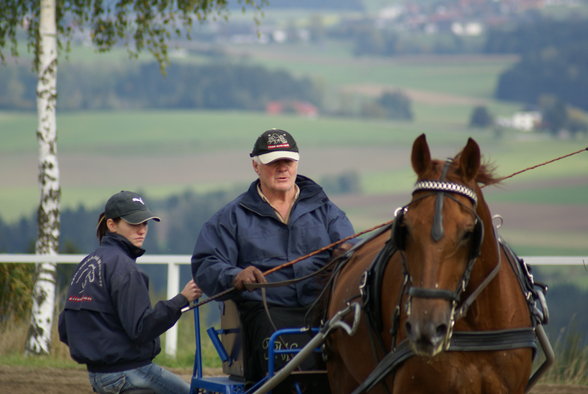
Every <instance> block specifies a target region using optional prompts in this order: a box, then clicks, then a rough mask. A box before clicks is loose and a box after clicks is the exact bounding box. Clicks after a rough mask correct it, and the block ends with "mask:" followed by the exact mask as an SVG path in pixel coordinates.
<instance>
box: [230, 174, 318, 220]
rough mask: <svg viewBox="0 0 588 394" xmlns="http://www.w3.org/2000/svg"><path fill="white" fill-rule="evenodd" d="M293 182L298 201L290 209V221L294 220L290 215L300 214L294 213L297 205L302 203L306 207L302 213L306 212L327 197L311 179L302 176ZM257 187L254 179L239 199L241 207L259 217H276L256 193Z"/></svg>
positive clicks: (272, 210)
mask: <svg viewBox="0 0 588 394" xmlns="http://www.w3.org/2000/svg"><path fill="white" fill-rule="evenodd" d="M295 182H296V185H298V187H299V188H300V195H299V197H298V200H297V201H296V202H295V203H294V207H292V214H291V216H290V220H293V219H295V217H294V216H292V215H295V216H298V215H299V214H301V213H302V212H298V213H295V212H294V211H295V209H296V206H298V205H299V203H301V202H303V203H304V206H305V207H306V208H305V210H304V211H305V212H306V211H307V210H312V209H315V208H316V207H317V206H319V205H321V204H323V203H324V202H325V201H327V195H326V194H325V192H324V191H323V188H322V187H321V186H320V185H319V184H317V183H316V182H315V181H313V180H312V179H310V178H308V177H305V176H303V175H297V176H296V181H295ZM258 185H259V179H256V180H255V181H253V182H252V183H251V185H249V189H248V190H247V192H245V193H244V195H243V198H242V199H241V205H242V206H244V207H245V208H247V209H249V210H251V211H254V212H256V213H257V214H259V215H263V216H271V217H276V215H275V213H274V209H273V208H272V207H271V206H270V205H269V204H268V203H267V202H266V201H264V200H263V199H262V198H261V196H260V195H259V193H258V192H257V187H258ZM276 220H277V218H276Z"/></svg>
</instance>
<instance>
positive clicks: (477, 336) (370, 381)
mask: <svg viewBox="0 0 588 394" xmlns="http://www.w3.org/2000/svg"><path fill="white" fill-rule="evenodd" d="M527 347H530V348H532V349H533V350H536V349H537V342H536V336H535V329H534V328H530V327H525V328H517V329H511V330H496V331H456V332H454V333H453V336H452V337H451V343H450V345H449V349H448V350H447V351H449V352H472V351H495V350H511V349H518V348H527ZM414 355H415V354H414V352H413V351H412V349H411V348H410V345H409V342H408V340H406V339H405V340H403V341H402V342H400V344H399V345H398V347H396V349H394V350H392V351H391V352H390V353H388V354H387V355H386V356H385V357H384V358H383V359H382V361H380V363H379V364H378V365H377V366H376V367H375V368H374V369H373V370H372V372H371V373H370V374H369V376H368V377H367V378H366V379H365V380H364V381H363V382H362V383H361V384H360V385H359V386H358V387H357V388H356V389H355V390H354V391H353V393H352V394H359V393H363V392H367V391H369V390H371V389H372V388H373V387H374V386H375V385H376V384H378V383H380V381H381V380H382V379H384V378H385V377H386V376H387V375H388V374H389V373H391V372H393V371H395V370H396V369H397V368H398V367H399V366H400V364H402V363H403V362H404V361H406V360H407V359H408V358H410V357H412V356H414Z"/></svg>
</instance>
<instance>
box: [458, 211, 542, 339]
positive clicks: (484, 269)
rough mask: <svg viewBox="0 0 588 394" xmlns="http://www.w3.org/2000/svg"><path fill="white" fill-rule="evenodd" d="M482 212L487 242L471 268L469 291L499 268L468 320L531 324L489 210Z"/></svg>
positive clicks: (494, 325)
mask: <svg viewBox="0 0 588 394" xmlns="http://www.w3.org/2000/svg"><path fill="white" fill-rule="evenodd" d="M482 214H484V216H485V219H483V221H484V223H485V226H484V227H485V228H484V241H483V243H482V245H481V253H480V257H478V260H477V261H476V263H475V265H474V269H473V270H472V276H471V278H470V284H469V287H468V288H469V289H470V292H472V291H474V290H475V289H476V288H477V287H478V286H480V285H481V284H482V283H483V282H484V280H486V278H487V277H488V276H489V275H491V274H492V272H493V270H494V269H495V268H496V267H497V266H499V268H498V272H497V273H496V276H495V277H494V278H493V279H492V280H491V281H490V282H489V283H488V285H487V286H486V287H485V288H484V289H483V290H482V291H481V292H480V294H479V295H478V297H477V298H476V300H475V301H474V303H473V304H472V306H471V307H470V310H469V312H468V314H467V315H466V318H465V319H466V321H468V322H469V324H471V325H476V326H477V328H478V329H502V328H510V327H522V326H528V325H529V324H530V318H529V316H530V315H529V311H528V307H527V303H526V300H525V297H524V294H523V292H522V290H521V287H520V284H519V280H518V278H517V276H516V274H515V272H514V271H513V268H512V266H511V263H510V262H509V259H508V256H507V254H506V253H505V251H504V249H503V248H502V246H501V245H500V244H499V242H498V240H497V234H496V233H495V230H494V227H493V225H492V219H491V217H490V215H489V212H488V211H486V212H482Z"/></svg>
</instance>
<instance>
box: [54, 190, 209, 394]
mask: <svg viewBox="0 0 588 394" xmlns="http://www.w3.org/2000/svg"><path fill="white" fill-rule="evenodd" d="M149 220H154V221H157V222H159V220H160V219H159V217H157V216H155V215H154V214H153V213H152V212H151V211H150V210H149V209H148V208H147V206H146V205H145V202H144V201H143V198H142V197H141V196H140V195H138V194H137V193H133V192H129V191H121V192H120V193H117V194H115V195H113V196H112V197H110V199H109V200H108V201H107V202H106V206H105V209H104V213H102V214H101V215H100V217H99V219H98V228H97V236H98V240H99V241H100V246H99V247H98V248H97V249H96V250H95V251H94V252H93V253H91V254H89V255H88V256H87V257H86V258H85V259H84V260H82V262H81V263H80V264H79V265H78V267H77V269H76V272H75V273H74V275H73V278H72V281H71V285H70V288H69V291H68V294H67V298H66V301H65V308H64V310H63V312H61V314H60V316H59V337H60V339H61V341H62V342H64V343H65V344H67V345H68V346H69V350H70V354H71V356H72V358H73V359H74V360H76V361H77V362H79V363H82V364H86V366H87V369H88V373H89V377H90V384H91V385H92V387H93V388H94V391H96V392H98V393H120V392H123V391H128V390H133V389H147V390H152V391H153V392H154V393H170V394H171V393H173V394H177V393H188V392H189V391H190V387H189V385H188V384H187V383H186V382H185V381H183V380H182V379H181V378H180V377H179V376H177V375H174V374H173V373H171V372H169V371H167V370H165V369H163V368H161V367H160V366H158V365H156V364H153V362H152V360H153V358H154V357H155V356H156V355H157V354H158V353H159V352H160V351H161V347H160V344H159V336H160V335H161V334H162V333H164V332H165V331H166V330H167V329H169V328H170V327H171V326H173V325H174V324H175V323H176V321H177V320H178V319H179V318H180V316H181V309H182V308H183V307H184V306H186V305H188V303H189V302H191V301H193V300H195V299H196V298H198V297H200V295H201V294H202V291H201V290H200V288H198V286H196V284H195V283H194V281H193V280H191V281H189V282H188V283H187V284H186V286H185V287H184V289H183V290H182V292H181V293H180V294H178V295H176V296H175V297H173V298H172V299H170V300H167V301H159V302H158V303H157V304H155V306H154V307H153V308H152V307H151V302H150V299H149V279H148V277H147V275H145V274H144V273H143V272H141V270H140V269H139V267H138V266H137V264H136V259H137V257H139V256H141V255H142V254H143V253H145V250H144V249H142V248H141V247H142V246H143V242H144V241H145V237H146V236H147V231H148V226H147V223H148V221H149Z"/></svg>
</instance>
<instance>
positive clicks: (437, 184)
mask: <svg viewBox="0 0 588 394" xmlns="http://www.w3.org/2000/svg"><path fill="white" fill-rule="evenodd" d="M420 190H432V191H437V192H450V193H457V194H461V195H462V196H466V197H468V198H469V199H470V200H472V201H473V202H474V205H476V204H478V196H477V195H476V193H475V192H474V191H473V190H472V189H470V188H469V187H467V186H464V185H460V184H459V183H453V182H443V181H420V182H417V183H416V184H415V185H414V188H413V189H412V192H413V193H415V192H418V191H420Z"/></svg>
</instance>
